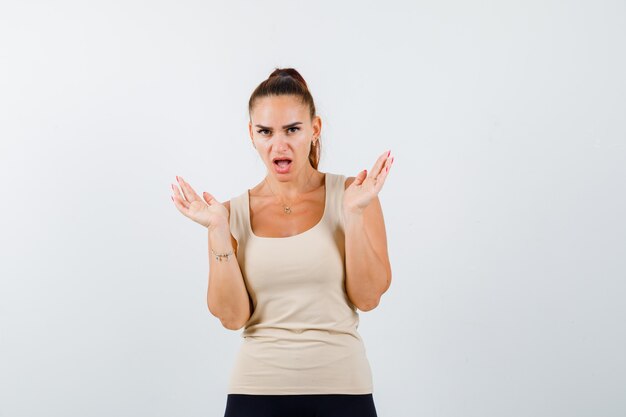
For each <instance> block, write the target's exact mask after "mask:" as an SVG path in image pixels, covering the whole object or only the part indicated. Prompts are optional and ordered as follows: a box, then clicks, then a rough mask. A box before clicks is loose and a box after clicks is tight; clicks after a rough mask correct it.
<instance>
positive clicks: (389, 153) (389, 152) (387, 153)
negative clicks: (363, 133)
mask: <svg viewBox="0 0 626 417" xmlns="http://www.w3.org/2000/svg"><path fill="white" fill-rule="evenodd" d="M390 153H391V149H389V152H387V157H389V154H390Z"/></svg>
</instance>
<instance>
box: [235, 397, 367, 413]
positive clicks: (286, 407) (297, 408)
mask: <svg viewBox="0 0 626 417" xmlns="http://www.w3.org/2000/svg"><path fill="white" fill-rule="evenodd" d="M224 417H377V415H376V407H375V405H374V398H373V396H372V394H300V395H295V394H294V395H252V394H228V399H227V401H226V411H225V413H224Z"/></svg>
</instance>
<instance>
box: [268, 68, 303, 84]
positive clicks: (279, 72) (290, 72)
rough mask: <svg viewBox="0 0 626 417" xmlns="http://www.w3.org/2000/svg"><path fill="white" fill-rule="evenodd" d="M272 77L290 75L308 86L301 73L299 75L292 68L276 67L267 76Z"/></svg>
mask: <svg viewBox="0 0 626 417" xmlns="http://www.w3.org/2000/svg"><path fill="white" fill-rule="evenodd" d="M272 77H291V78H294V79H296V80H298V81H300V82H301V83H302V84H303V85H304V86H305V87H307V88H308V86H307V85H306V81H304V78H303V77H302V75H300V73H299V72H298V71H296V70H295V69H294V68H276V69H275V70H274V71H273V72H272V73H271V74H270V76H269V78H272Z"/></svg>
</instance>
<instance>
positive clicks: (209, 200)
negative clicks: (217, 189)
mask: <svg viewBox="0 0 626 417" xmlns="http://www.w3.org/2000/svg"><path fill="white" fill-rule="evenodd" d="M202 198H204V201H206V203H207V204H208V205H209V206H210V205H213V204H219V201H217V199H216V198H215V197H213V194H211V193H208V192H206V191H205V192H203V193H202Z"/></svg>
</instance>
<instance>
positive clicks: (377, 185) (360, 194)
mask: <svg viewBox="0 0 626 417" xmlns="http://www.w3.org/2000/svg"><path fill="white" fill-rule="evenodd" d="M390 154H391V151H388V152H384V153H383V154H382V155H381V156H379V157H378V159H377V160H376V163H375V164H374V166H373V167H372V170H371V171H370V172H369V174H368V173H367V170H366V169H364V170H363V171H361V172H359V173H358V175H357V176H356V178H355V179H354V181H353V182H352V184H350V186H348V188H346V190H345V193H344V197H343V210H344V212H355V213H362V212H363V210H364V209H365V207H367V206H368V205H369V204H370V203H371V202H372V200H373V199H374V197H376V196H377V195H378V193H379V192H380V190H381V189H382V188H383V185H384V184H385V179H386V178H387V174H388V173H389V170H390V168H391V164H392V163H393V159H394V157H393V156H392V157H390Z"/></svg>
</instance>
